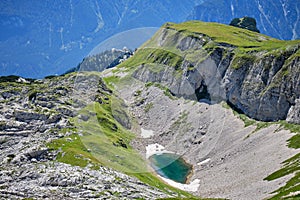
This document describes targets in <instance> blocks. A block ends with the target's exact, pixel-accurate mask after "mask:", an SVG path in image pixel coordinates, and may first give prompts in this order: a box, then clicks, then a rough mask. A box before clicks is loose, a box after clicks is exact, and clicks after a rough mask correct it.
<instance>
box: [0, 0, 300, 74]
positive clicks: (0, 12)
mask: <svg viewBox="0 0 300 200" xmlns="http://www.w3.org/2000/svg"><path fill="white" fill-rule="evenodd" d="M299 10H300V6H299V1H288V0H287V1H284V0H280V1H274V2H273V1H270V0H265V1H258V0H251V1H246V0H232V1H226V2H225V1H211V0H186V1H180V0H164V1H161V0H151V1H150V0H143V1H142V0H122V1H119V0H110V1H100V0H69V1H63V0H45V1H33V0H28V1H19V0H3V1H0V32H1V34H0V55H1V56H0V76H1V75H11V74H14V75H21V76H24V77H33V78H41V77H44V76H46V75H50V74H61V73H64V72H65V71H67V70H68V69H70V68H72V67H76V66H77V64H78V63H80V62H81V61H82V60H83V58H84V57H86V56H87V55H88V54H89V52H90V51H91V50H92V49H93V48H94V47H95V46H97V45H99V43H101V42H103V41H104V40H105V39H107V38H109V37H111V36H112V35H114V34H116V33H120V32H122V31H126V30H130V29H134V28H141V27H160V26H161V25H162V24H164V23H165V22H168V21H170V22H182V21H185V20H187V19H199V20H203V21H216V22H221V23H225V24H229V23H230V21H231V19H232V18H234V17H243V16H245V15H248V16H251V17H254V18H256V20H257V25H258V29H259V30H260V31H261V32H262V33H264V34H267V35H270V36H273V37H276V38H279V39H296V38H299V35H300V34H299V31H300V28H299V15H298V13H299ZM152 34H153V28H151V31H149V36H148V35H147V37H145V36H143V37H141V38H139V37H138V36H136V35H134V36H133V37H134V38H137V39H139V40H140V41H139V43H138V42H137V43H136V45H138V44H140V43H141V42H143V41H145V40H146V39H147V38H150V36H151V35H152ZM129 39H130V36H128V40H129Z"/></svg>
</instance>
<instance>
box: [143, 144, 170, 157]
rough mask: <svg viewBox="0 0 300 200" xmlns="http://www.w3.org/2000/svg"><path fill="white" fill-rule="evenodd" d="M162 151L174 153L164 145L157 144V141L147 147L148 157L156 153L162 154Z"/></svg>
mask: <svg viewBox="0 0 300 200" xmlns="http://www.w3.org/2000/svg"><path fill="white" fill-rule="evenodd" d="M162 153H174V152H172V151H168V150H166V149H165V147H164V146H162V145H160V144H157V143H155V144H149V145H148V146H147V147H146V158H147V159H148V158H149V157H150V156H152V155H154V154H162Z"/></svg>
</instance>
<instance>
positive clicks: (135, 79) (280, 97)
mask: <svg viewBox="0 0 300 200" xmlns="http://www.w3.org/2000/svg"><path fill="white" fill-rule="evenodd" d="M84 67H86V65H82V69H80V72H79V73H70V74H66V75H64V76H58V77H56V76H54V77H48V78H47V79H43V80H26V79H23V78H19V77H14V76H12V77H2V78H1V79H0V94H1V95H0V98H1V99H0V101H1V104H0V106H1V111H0V121H1V122H0V143H1V146H0V148H1V154H0V156H1V159H0V160H1V168H0V180H1V182H0V195H1V196H0V197H1V198H3V199H4V198H18V199H22V198H64V199H74V198H100V199H104V198H108V199H133V198H144V199H156V198H160V197H162V198H164V197H178V198H179V197H187V198H194V197H195V196H201V197H205V198H207V197H208V198H227V199H253V196H255V198H256V199H264V198H273V199H276V198H281V197H282V198H287V199H288V198H293V197H294V198H297V197H299V191H300V190H299V180H300V172H299V165H298V164H299V158H300V151H299V148H300V146H299V138H300V137H299V132H300V126H299V124H298V125H297V123H298V121H297V120H299V107H300V106H299V105H298V104H299V94H300V92H299V41H280V40H276V39H273V38H270V37H268V36H265V35H262V34H259V33H255V32H251V31H248V30H244V29H239V28H236V27H232V26H225V25H221V24H215V23H203V22H195V21H191V22H186V23H182V24H173V23H168V24H165V25H164V26H163V27H162V28H161V29H160V30H159V31H158V32H157V33H156V34H155V36H154V37H153V38H152V39H151V40H149V41H148V42H147V43H145V44H144V45H143V46H141V47H140V48H139V49H138V50H137V51H136V52H135V54H134V55H133V56H132V57H131V58H129V59H127V60H126V61H125V62H122V63H121V64H120V65H118V66H116V67H114V68H110V69H107V70H105V71H103V72H82V71H85V68H84ZM232 108H233V109H232ZM234 110H235V111H234ZM242 113H245V114H246V115H245V114H242ZM249 117H251V118H249ZM254 118H255V119H260V120H264V121H257V120H255V119H254ZM279 119H280V121H278V120H279ZM266 121H272V122H266ZM287 121H289V122H293V123H294V124H293V123H288V122H287ZM159 152H171V153H175V154H178V156H181V157H183V159H184V160H185V161H186V162H188V163H189V164H191V165H192V166H193V173H192V174H191V175H190V177H189V180H188V181H187V183H186V184H176V183H175V184H174V182H171V181H170V180H168V179H164V178H162V177H159V176H157V175H156V174H155V172H154V170H153V169H152V168H151V167H149V161H148V158H149V155H151V154H153V153H159ZM20 166H22V167H20ZM171 185H172V186H171ZM184 190H186V191H188V192H189V193H188V192H186V191H184ZM39 191H42V192H39Z"/></svg>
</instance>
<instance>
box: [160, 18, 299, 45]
mask: <svg viewBox="0 0 300 200" xmlns="http://www.w3.org/2000/svg"><path fill="white" fill-rule="evenodd" d="M163 28H167V29H175V30H177V31H180V32H186V33H190V34H192V33H196V34H198V33H201V34H205V35H207V36H208V37H210V38H212V39H213V40H214V41H215V42H218V43H226V44H231V45H234V46H236V47H240V48H245V49H251V50H274V49H281V48H283V47H284V48H288V47H289V46H293V45H299V43H300V41H299V40H292V41H283V40H278V39H275V38H271V37H269V36H266V35H263V34H260V33H256V32H253V31H248V30H246V29H241V28H237V27H233V26H228V25H224V24H219V23H208V22H201V21H188V22H184V23H181V24H175V23H166V24H165V25H164V26H163Z"/></svg>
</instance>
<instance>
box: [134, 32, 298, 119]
mask: <svg viewBox="0 0 300 200" xmlns="http://www.w3.org/2000/svg"><path fill="white" fill-rule="evenodd" d="M208 43H209V44H210V45H213V46H214V48H213V49H209V48H205V45H206V44H208ZM153 44H155V45H153ZM148 46H149V47H151V48H158V49H164V50H165V51H167V52H168V51H170V52H172V53H174V54H175V55H177V56H179V57H181V58H182V62H181V63H180V65H179V66H171V64H170V62H168V61H169V60H168V57H166V58H162V57H160V58H159V59H156V60H159V61H163V62H155V63H154V64H151V63H150V64H142V65H141V66H139V67H138V68H137V70H136V71H135V72H134V73H133V77H135V78H137V79H139V80H141V81H143V82H158V83H160V84H162V85H164V86H166V87H168V88H169V89H170V91H171V92H172V93H173V94H175V95H176V96H183V97H186V98H189V99H194V100H195V99H198V100H200V99H201V98H203V96H209V97H210V99H209V100H210V101H211V102H212V103H213V102H219V101H221V100H225V101H227V102H229V103H230V104H231V105H232V106H233V107H235V108H236V109H238V110H240V111H241V112H243V113H245V114H246V115H248V116H250V117H252V118H254V119H258V120H262V121H275V120H280V119H286V118H287V115H288V112H289V110H290V108H291V106H292V105H295V100H296V99H299V98H300V84H299V83H300V61H299V56H296V55H295V54H297V52H298V51H299V48H300V47H299V45H298V46H297V45H296V46H294V47H291V48H287V49H286V50H282V51H281V52H276V50H274V51H269V52H267V51H261V52H250V53H249V56H250V57H251V58H250V59H249V58H246V57H245V58H243V57H241V58H237V59H238V60H236V59H235V54H236V52H235V51H234V50H235V47H234V46H231V45H226V44H222V43H216V42H214V41H212V40H211V39H210V38H208V37H207V36H205V35H202V34H198V35H197V34H195V33H193V35H192V36H191V35H187V34H184V33H179V32H176V31H175V30H172V29H161V30H160V34H159V35H158V36H156V37H155V38H152V41H151V43H149V45H148ZM148 46H147V45H146V46H145V47H146V48H148ZM174 46H175V47H176V50H174V49H173V50H172V48H174ZM162 56H165V55H164V54H163V55H162ZM252 58H253V59H252ZM204 88H205V89H207V93H205V94H204V92H203V91H204ZM296 107H297V106H294V107H293V109H292V110H295V109H296ZM290 112H293V113H294V111H290ZM289 115H290V118H289V119H291V117H292V116H293V120H292V121H294V122H295V121H299V117H297V115H295V114H289Z"/></svg>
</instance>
